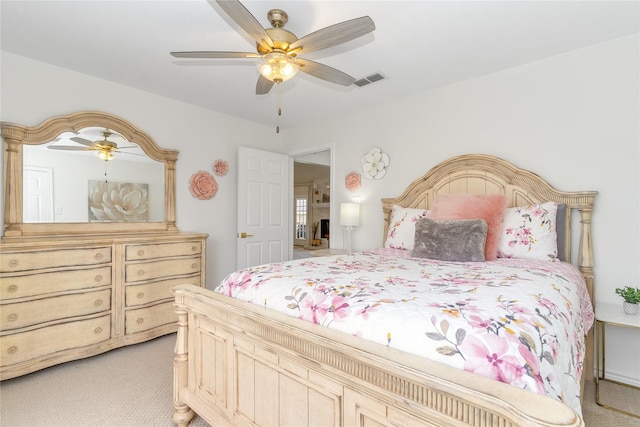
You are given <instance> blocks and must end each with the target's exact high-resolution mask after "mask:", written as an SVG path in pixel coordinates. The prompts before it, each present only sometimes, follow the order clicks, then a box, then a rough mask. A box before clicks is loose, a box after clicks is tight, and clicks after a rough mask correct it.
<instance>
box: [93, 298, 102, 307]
mask: <svg viewBox="0 0 640 427" xmlns="http://www.w3.org/2000/svg"><path fill="white" fill-rule="evenodd" d="M93 305H95V306H96V307H99V306H101V305H102V300H101V299H97V300H96V301H95V302H94V303H93Z"/></svg>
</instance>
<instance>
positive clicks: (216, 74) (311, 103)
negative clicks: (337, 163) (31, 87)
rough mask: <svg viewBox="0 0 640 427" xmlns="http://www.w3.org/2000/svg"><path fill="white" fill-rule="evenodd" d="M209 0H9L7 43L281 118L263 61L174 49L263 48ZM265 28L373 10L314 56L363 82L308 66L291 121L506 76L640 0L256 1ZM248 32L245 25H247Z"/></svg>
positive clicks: (615, 21) (190, 97) (623, 14)
mask: <svg viewBox="0 0 640 427" xmlns="http://www.w3.org/2000/svg"><path fill="white" fill-rule="evenodd" d="M212 3H213V4H210V3H209V2H207V1H206V0H183V1H165V0H154V1H151V0H138V1H87V0H85V1H31V0H29V1H27V0H22V1H11V0H1V1H0V18H1V22H0V24H1V47H2V50H4V51H7V52H11V53H14V54H17V55H21V56H25V57H28V58H33V59H36V60H39V61H43V62H46V63H50V64H53V65H57V66H60V67H64V68H68V69H71V70H75V71H78V72H81V73H85V74H89V75H93V76H96V77H100V78H102V79H105V80H110V81H113V82H117V83H121V84H124V85H127V86H131V87H135V88H138V89H142V90H144V91H148V92H152V93H156V94H159V95H163V96H166V97H169V98H174V99H178V100H182V101H184V102H187V103H190V104H195V105H198V106H201V107H204V108H208V109H211V110H215V111H218V112H222V113H226V114H230V115H233V116H239V117H242V118H245V119H247V120H251V121H254V122H258V123H263V124H266V125H275V112H276V106H277V90H276V89H275V88H274V89H273V90H272V91H271V93H270V94H269V95H262V96H257V95H255V83H256V80H257V76H258V72H257V70H256V68H255V66H254V61H255V60H252V59H232V60H229V59H217V60H179V59H176V58H173V57H171V56H170V55H169V52H170V51H188V50H228V51H242V52H253V51H254V49H255V48H254V46H255V44H254V42H252V41H251V40H250V39H249V38H248V36H246V35H245V34H244V33H242V34H241V33H239V32H238V31H236V30H239V29H238V28H237V27H236V25H235V24H234V23H233V22H232V21H231V20H230V19H229V18H228V17H227V16H226V15H224V13H223V12H222V11H221V9H220V8H219V6H218V5H217V4H215V2H212ZM243 4H244V5H245V7H246V8H247V9H248V10H249V11H250V12H251V13H252V14H253V15H254V16H255V17H256V18H257V19H258V21H259V22H260V23H261V24H263V26H265V27H267V26H269V23H268V21H267V18H266V15H267V11H268V10H269V9H272V8H280V9H283V10H285V11H286V12H287V13H288V15H289V22H288V24H287V25H286V26H285V28H286V29H288V30H289V31H291V32H293V33H294V34H296V35H297V36H298V38H300V37H302V36H304V35H306V34H308V33H310V32H313V31H315V30H318V29H320V28H323V27H325V26H329V25H332V24H334V23H337V22H341V21H345V20H348V19H352V18H356V17H359V16H363V15H369V16H370V17H371V18H372V19H373V21H374V22H375V24H376V30H375V31H374V32H373V33H371V34H369V35H367V36H364V37H362V38H360V39H357V40H354V41H352V42H349V43H347V44H344V45H340V46H337V47H334V48H330V49H325V50H321V51H318V52H312V53H310V54H309V55H301V56H302V57H305V58H308V59H312V60H315V61H318V62H321V63H324V64H326V65H329V66H332V67H334V68H337V69H339V70H341V71H343V72H345V73H347V74H350V75H352V76H353V77H355V78H356V79H359V78H362V77H366V76H368V75H371V74H374V73H382V74H383V75H385V76H386V77H387V79H386V80H383V81H381V82H378V83H375V84H371V85H368V86H365V87H362V88H358V87H356V86H350V87H348V88H345V87H342V86H338V85H334V84H331V83H326V82H324V81H321V80H318V79H316V78H313V77H310V76H308V75H305V74H304V73H299V74H298V76H296V78H295V79H294V80H292V81H289V82H285V83H284V84H283V85H282V87H281V106H282V114H283V115H282V118H281V121H280V124H281V127H287V126H297V125H298V124H300V123H308V122H310V121H314V120H319V119H326V118H328V117H331V116H334V115H339V114H341V113H344V112H347V111H352V110H356V109H359V108H364V107H366V106H369V105H371V104H375V103H380V102H384V101H386V100H389V99H393V98H397V97H401V96H404V95H408V94H411V93H414V92H417V91H424V90H428V89H432V88H436V87H439V86H443V85H447V84H451V83H454V82H458V81H462V80H466V79H470V78H474V77H477V76H480V75H484V74H488V73H492V72H496V71H499V70H503V69H507V68H510V67H514V66H517V65H520V64H524V63H527V62H532V61H536V60H539V59H542V58H545V57H549V56H553V55H557V54H561V53H563V52H567V51H570V50H574V49H579V48H582V47H585V46H589V45H593V44H596V43H600V42H603V41H607V40H610V39H614V38H617V37H621V36H625V35H629V34H632V33H638V31H640V24H639V15H640V8H639V5H640V2H638V1H566V2H565V1H359V0H353V1H336V0H324V1H281V0H268V1H266V0H262V1H244V2H243ZM240 31H241V30H240Z"/></svg>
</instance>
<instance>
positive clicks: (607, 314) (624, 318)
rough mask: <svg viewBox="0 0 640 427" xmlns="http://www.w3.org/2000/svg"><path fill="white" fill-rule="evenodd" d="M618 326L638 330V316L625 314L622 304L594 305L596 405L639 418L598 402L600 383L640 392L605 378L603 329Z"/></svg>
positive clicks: (639, 322) (639, 321) (629, 385)
mask: <svg viewBox="0 0 640 427" xmlns="http://www.w3.org/2000/svg"><path fill="white" fill-rule="evenodd" d="M607 325H609V326H619V327H624V328H636V329H638V330H640V315H633V314H625V313H624V311H622V302H620V304H618V305H616V304H596V332H595V333H596V403H597V404H598V405H600V406H602V407H604V408H607V409H611V410H613V411H617V412H620V413H623V414H625V415H629V416H631V417H635V418H640V415H638V414H632V413H630V412H627V411H624V410H622V409H618V408H614V407H613V406H608V405H606V404H604V403H602V402H600V381H608V382H611V383H615V384H618V385H622V386H625V387H630V388H634V389H636V390H640V387H636V386H634V385H631V384H625V383H622V382H619V381H614V380H610V379H607V378H606V370H605V347H606V346H605V327H606V326H607ZM601 361H602V372H601V371H600V362H601Z"/></svg>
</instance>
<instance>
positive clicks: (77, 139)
mask: <svg viewBox="0 0 640 427" xmlns="http://www.w3.org/2000/svg"><path fill="white" fill-rule="evenodd" d="M69 139H70V140H72V141H73V142H77V143H78V144H82V145H86V146H87V147H91V146H93V145H95V142H93V141H89V140H88V139H84V138H80V137H79V136H74V137H73V138H69Z"/></svg>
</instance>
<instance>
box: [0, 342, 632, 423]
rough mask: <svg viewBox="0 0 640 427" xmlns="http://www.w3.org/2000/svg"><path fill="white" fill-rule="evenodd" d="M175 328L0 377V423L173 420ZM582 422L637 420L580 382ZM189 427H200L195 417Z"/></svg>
mask: <svg viewBox="0 0 640 427" xmlns="http://www.w3.org/2000/svg"><path fill="white" fill-rule="evenodd" d="M174 343H175V334H171V335H167V336H164V337H160V338H157V339H155V340H152V341H148V342H146V343H142V344H137V345H132V346H128V347H123V348H120V349H116V350H112V351H110V352H107V353H104V354H101V355H98V356H94V357H90V358H87V359H82V360H77V361H74V362H69V363H65V364H62V365H58V366H53V367H51V368H47V369H44V370H41V371H38V372H34V373H32V374H29V375H25V376H22V377H19V378H14V379H11V380H6V381H3V382H2V383H0V425H2V426H3V427H22V426H24V427H27V426H28V427H39V426H42V427H58V426H60V427H62V426H64V427H74V426H82V427H92V426H98V427H100V426H105V427H129V426H131V427H147V426H148V427H162V426H167V427H169V426H172V425H174V424H173V422H172V420H171V417H172V415H173V395H172V387H173V378H172V376H173V345H174ZM606 387H607V388H606V389H605V388H604V386H603V388H602V389H601V396H602V397H603V398H604V397H605V396H606V399H607V401H608V402H615V403H616V404H618V405H626V407H627V408H634V409H638V410H639V411H640V407H639V406H640V392H637V391H633V390H629V389H627V388H624V387H620V386H615V385H611V384H607V385H606ZM583 412H584V418H585V423H586V425H587V427H601V426H602V427H604V426H607V427H632V426H640V420H639V419H637V418H632V417H628V416H625V415H622V414H619V413H617V412H613V411H609V410H607V409H605V408H602V407H600V406H598V405H596V404H595V387H594V384H593V383H588V384H587V388H586V390H585V398H584V409H583ZM191 426H192V427H206V426H208V424H207V423H206V422H205V421H204V420H203V419H202V418H199V417H196V418H194V420H193V421H192V422H191Z"/></svg>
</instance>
